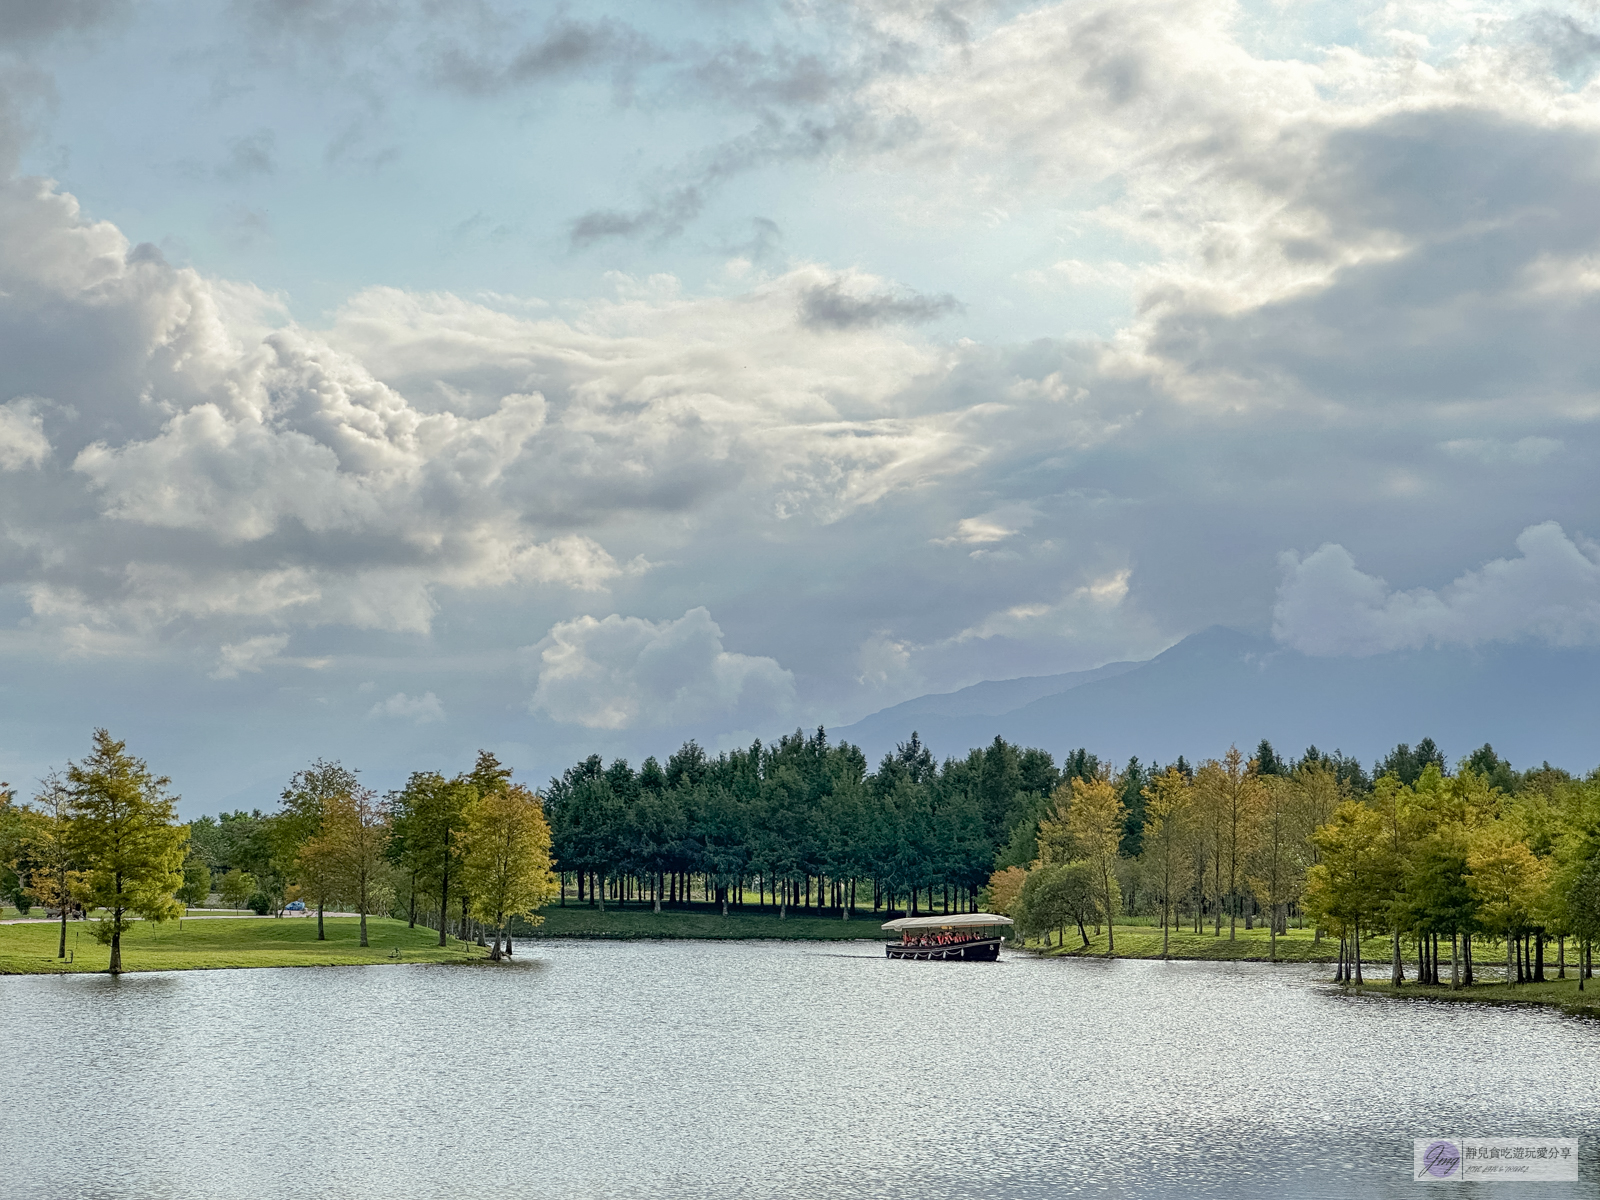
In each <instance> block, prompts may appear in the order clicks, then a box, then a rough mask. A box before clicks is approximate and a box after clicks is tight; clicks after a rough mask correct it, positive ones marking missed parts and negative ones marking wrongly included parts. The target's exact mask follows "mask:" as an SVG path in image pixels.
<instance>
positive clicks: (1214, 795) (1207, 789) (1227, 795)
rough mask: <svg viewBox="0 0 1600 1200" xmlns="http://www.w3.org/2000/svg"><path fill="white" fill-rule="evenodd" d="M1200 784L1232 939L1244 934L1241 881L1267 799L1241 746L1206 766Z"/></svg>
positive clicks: (1219, 922)
mask: <svg viewBox="0 0 1600 1200" xmlns="http://www.w3.org/2000/svg"><path fill="white" fill-rule="evenodd" d="M1194 786H1195V789H1196V792H1197V796H1198V800H1199V804H1200V807H1201V809H1202V811H1203V812H1204V813H1205V814H1206V819H1207V824H1208V826H1209V827H1210V830H1211V834H1212V837H1211V841H1212V847H1211V850H1212V854H1213V856H1214V858H1213V861H1214V862H1215V864H1216V868H1215V869H1216V873H1217V892H1218V900H1219V903H1220V902H1222V901H1224V900H1225V901H1226V902H1227V905H1228V940H1229V941H1230V942H1231V941H1233V940H1234V939H1235V938H1236V937H1237V936H1238V922H1239V885H1240V883H1242V882H1243V876H1244V872H1245V868H1246V866H1247V864H1248V862H1249V859H1250V854H1251V852H1252V850H1253V849H1254V847H1255V840H1256V837H1257V834H1258V832H1259V831H1258V828H1257V825H1258V822H1259V820H1260V816H1261V808H1262V803H1263V799H1264V791H1263V788H1262V786H1261V779H1260V777H1259V776H1258V775H1257V774H1256V771H1255V764H1254V763H1253V762H1249V761H1247V760H1246V759H1245V757H1244V755H1243V754H1241V753H1240V752H1239V747H1237V746H1230V747H1228V753H1227V754H1225V755H1223V757H1222V759H1221V760H1220V761H1218V760H1216V759H1213V760H1211V761H1210V762H1207V763H1205V764H1203V765H1202V766H1201V768H1200V770H1199V771H1198V772H1197V773H1196V775H1195V781H1194ZM1221 931H1222V910H1221V908H1220V907H1219V908H1218V909H1217V932H1218V933H1219V934H1220V933H1221Z"/></svg>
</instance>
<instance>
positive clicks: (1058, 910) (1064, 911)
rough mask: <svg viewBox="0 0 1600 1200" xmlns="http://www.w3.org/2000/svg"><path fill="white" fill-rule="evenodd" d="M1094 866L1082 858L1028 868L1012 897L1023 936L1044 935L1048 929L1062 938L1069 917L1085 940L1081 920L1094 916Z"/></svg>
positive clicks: (1087, 941) (1087, 942)
mask: <svg viewBox="0 0 1600 1200" xmlns="http://www.w3.org/2000/svg"><path fill="white" fill-rule="evenodd" d="M1094 892H1095V881H1094V869H1093V867H1091V866H1090V865H1089V864H1088V863H1086V862H1075V863H1058V864H1054V865H1051V866H1044V867H1040V868H1039V869H1038V870H1037V871H1030V872H1028V877H1027V879H1026V880H1025V881H1024V883H1023V885H1022V891H1021V892H1020V893H1019V895H1018V897H1017V901H1016V921H1017V930H1018V932H1019V933H1021V934H1022V936H1023V937H1024V938H1028V937H1037V936H1039V935H1041V934H1042V935H1044V936H1045V937H1046V938H1048V936H1049V932H1050V930H1052V929H1058V930H1060V931H1061V933H1062V938H1061V941H1062V944H1065V942H1066V927H1067V923H1068V922H1069V921H1071V922H1074V923H1076V925H1077V926H1078V936H1079V937H1081V938H1082V939H1083V944H1084V945H1085V946H1087V945H1088V944H1089V933H1088V931H1087V930H1086V929H1084V927H1083V926H1084V921H1085V920H1087V919H1092V918H1093V916H1094V912H1095V908H1096V901H1095V894H1094Z"/></svg>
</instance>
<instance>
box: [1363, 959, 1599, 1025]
mask: <svg viewBox="0 0 1600 1200" xmlns="http://www.w3.org/2000/svg"><path fill="white" fill-rule="evenodd" d="M1546 973H1547V974H1549V973H1550V972H1549V969H1548V968H1547V969H1546ZM1568 974H1569V978H1567V979H1550V980H1548V981H1547V982H1545V983H1515V984H1510V985H1507V984H1504V983H1479V984H1475V985H1474V986H1472V987H1470V988H1469V987H1462V988H1457V989H1456V990H1454V991H1452V990H1451V989H1450V988H1449V986H1448V985H1446V986H1444V987H1422V986H1420V985H1419V984H1416V983H1412V982H1410V981H1409V980H1408V981H1407V982H1406V983H1404V984H1402V985H1401V986H1400V987H1398V988H1396V987H1391V986H1390V985H1389V983H1388V982H1387V976H1385V982H1383V983H1369V984H1367V985H1365V986H1364V987H1362V988H1360V989H1359V990H1360V993H1361V994H1362V995H1363V996H1381V997H1383V998H1384V999H1386V1000H1417V1001H1424V1002H1427V1001H1436V1002H1441V1003H1445V1004H1462V1003H1464V1004H1532V1005H1538V1006H1541V1007H1549V1008H1559V1009H1561V1010H1562V1011H1563V1012H1568V1013H1572V1014H1573V1015H1575V1016H1585V1017H1600V979H1587V980H1585V981H1584V988H1583V991H1581V992H1580V991H1579V990H1578V979H1577V975H1576V973H1575V970H1573V969H1569V972H1568ZM1351 990H1352V991H1355V990H1356V989H1351Z"/></svg>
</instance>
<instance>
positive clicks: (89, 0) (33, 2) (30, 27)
mask: <svg viewBox="0 0 1600 1200" xmlns="http://www.w3.org/2000/svg"><path fill="white" fill-rule="evenodd" d="M128 7H129V6H128V3H127V0H0V44H4V43H7V42H36V41H42V40H43V39H45V38H48V37H51V36H53V35H55V34H57V33H63V32H68V31H82V30H85V29H89V28H91V27H93V26H95V25H99V24H101V23H102V22H104V21H107V20H109V19H110V18H112V17H115V16H119V15H121V14H122V13H124V12H126V11H127V9H128Z"/></svg>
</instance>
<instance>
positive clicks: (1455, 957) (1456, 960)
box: [1450, 929, 1461, 992]
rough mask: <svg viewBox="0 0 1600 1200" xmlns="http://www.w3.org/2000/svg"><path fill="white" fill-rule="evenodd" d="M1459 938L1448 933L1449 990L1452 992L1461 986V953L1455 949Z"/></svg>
mask: <svg viewBox="0 0 1600 1200" xmlns="http://www.w3.org/2000/svg"><path fill="white" fill-rule="evenodd" d="M1459 942H1460V938H1459V936H1458V935H1457V933H1456V931H1455V930H1454V929H1452V930H1451V931H1450V990H1451V991H1452V992H1453V991H1455V990H1456V989H1457V988H1459V987H1460V986H1461V952H1460V950H1459V949H1458V948H1457V946H1458V943H1459Z"/></svg>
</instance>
